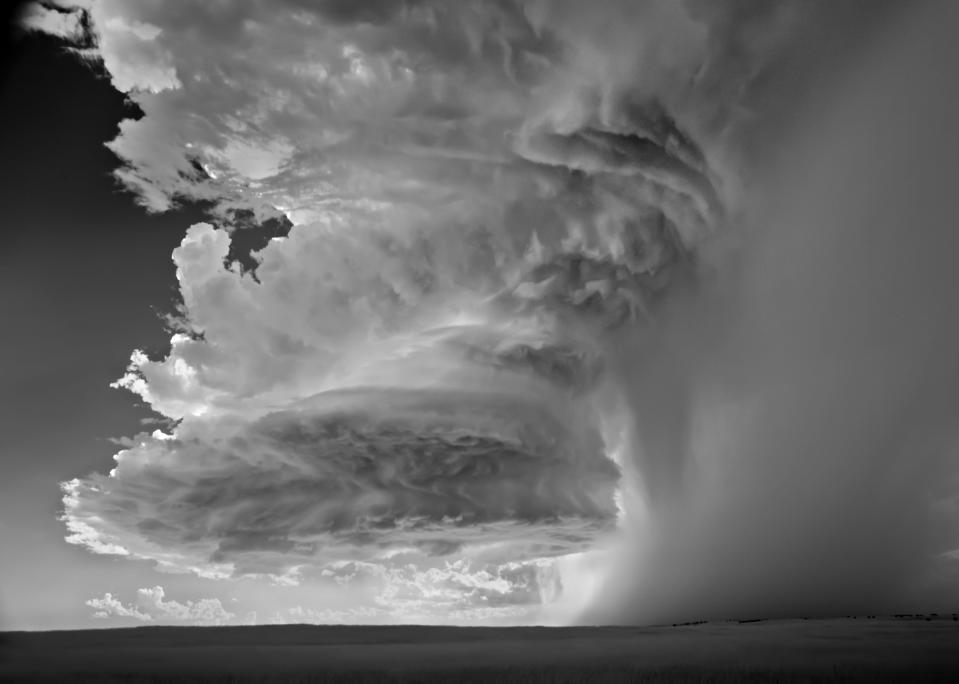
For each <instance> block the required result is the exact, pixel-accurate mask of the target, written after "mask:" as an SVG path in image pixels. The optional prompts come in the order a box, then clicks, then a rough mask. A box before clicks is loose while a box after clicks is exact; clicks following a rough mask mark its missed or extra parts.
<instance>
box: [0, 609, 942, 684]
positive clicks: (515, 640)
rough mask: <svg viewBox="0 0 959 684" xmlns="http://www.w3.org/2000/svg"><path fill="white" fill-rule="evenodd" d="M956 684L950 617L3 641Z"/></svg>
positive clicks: (38, 647)
mask: <svg viewBox="0 0 959 684" xmlns="http://www.w3.org/2000/svg"><path fill="white" fill-rule="evenodd" d="M64 679H67V680H69V681H78V682H131V683H133V682H161V681H174V682H188V681H189V682H193V681H202V682H222V683H224V684H225V683H227V682H262V683H267V682H347V683H355V684H360V683H366V682H389V683H393V684H399V683H401V682H402V683H408V682H422V683H423V684H427V683H432V682H463V683H465V684H469V683H471V682H487V681H493V682H500V683H503V684H506V683H510V682H530V683H537V684H538V683H545V682H564V683H565V682H570V683H572V682H613V683H616V682H624V683H625V682H715V683H717V684H722V683H725V682H810V683H818V682H840V681H841V682H893V681H895V682H913V681H941V682H955V681H959V622H957V621H955V620H953V619H952V618H951V616H943V617H937V618H933V619H928V620H926V619H915V618H914V617H899V618H894V617H890V618H878V619H864V618H861V619H830V620H778V621H743V622H719V623H716V622H712V623H695V624H687V625H675V626H662V627H642V628H640V627H574V628H545V627H517V628H450V627H424V626H412V627H373V626H368V627H336V626H308V625H277V626H259V627H138V628H130V629H104V630H83V631H54V632H6V633H3V634H0V681H9V682H14V681H15V682H41V681H42V682H47V681H49V682H52V681H62V680H64Z"/></svg>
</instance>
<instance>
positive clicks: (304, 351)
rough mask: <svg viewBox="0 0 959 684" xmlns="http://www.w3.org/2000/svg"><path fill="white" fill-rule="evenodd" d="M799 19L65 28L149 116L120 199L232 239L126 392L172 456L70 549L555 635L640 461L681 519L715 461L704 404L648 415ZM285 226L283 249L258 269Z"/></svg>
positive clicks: (275, 249) (93, 491) (204, 17)
mask: <svg viewBox="0 0 959 684" xmlns="http://www.w3.org/2000/svg"><path fill="white" fill-rule="evenodd" d="M794 13H795V5H794V4H792V3H786V4H783V5H779V6H776V7H773V6H771V4H770V6H768V7H764V8H756V7H752V6H749V3H729V4H727V5H724V7H723V9H722V10H721V11H720V10H719V8H718V7H716V6H715V5H714V3H707V2H696V1H693V0H689V1H688V2H619V3H616V2H608V3H595V2H594V3H580V2H537V1H529V2H524V1H521V0H517V1H515V2H513V1H503V2H483V3H467V2H462V3H461V2H455V3H452V2H440V1H436V2H430V1H426V0H424V1H421V2H419V1H410V2H334V1H329V2H294V1H292V0H291V1H287V2H282V3H273V2H270V3H267V2H238V3H231V4H229V5H226V6H220V5H219V4H216V3H207V2H177V3H166V2H162V3H161V2H147V1H144V2H110V1H108V0H90V2H87V3H81V6H80V8H79V9H70V10H67V9H62V10H61V9H54V10H42V9H37V10H35V12H34V14H33V15H31V16H30V17H28V19H27V20H28V23H30V22H32V23H33V24H34V25H36V26H38V27H40V28H45V29H46V30H53V29H51V26H53V21H54V19H56V27H57V28H56V30H57V31H58V32H59V33H61V34H63V35H66V36H67V37H70V38H72V39H73V40H75V41H76V44H77V45H79V46H80V47H79V48H78V49H79V50H80V51H81V52H83V53H85V54H86V55H87V56H88V57H90V58H91V59H95V60H98V61H102V65H103V68H104V70H105V72H106V74H107V75H108V76H109V78H111V79H112V82H113V84H114V86H115V87H116V88H117V89H118V90H121V91H122V92H125V93H127V94H128V97H129V98H130V99H131V100H132V101H133V102H135V103H136V104H137V105H138V106H139V108H140V109H141V110H142V112H143V116H142V117H140V118H138V119H135V120H133V119H131V120H126V121H123V122H122V123H121V124H120V131H119V134H118V136H117V137H116V139H115V140H113V141H112V142H111V143H109V146H110V148H111V149H112V150H113V151H114V152H115V153H116V155H117V156H118V157H119V159H120V160H121V162H122V165H121V167H120V168H119V170H118V171H117V173H116V175H117V177H118V178H119V180H120V181H122V182H123V183H124V184H125V185H126V187H128V188H129V189H131V190H132V191H133V192H134V193H135V194H136V197H137V199H138V201H139V202H140V203H141V204H143V205H144V206H145V207H146V208H147V209H148V210H151V211H164V210H167V209H169V208H171V207H173V206H175V205H176V204H177V203H178V202H184V201H204V202H207V203H208V206H210V207H211V218H210V222H209V223H201V224H197V225H194V226H192V227H190V228H189V229H188V230H187V232H186V235H185V237H184V238H183V241H182V244H181V245H180V246H179V247H178V248H177V249H176V250H175V251H174V253H173V261H174V263H175V267H176V275H177V280H178V283H179V289H180V295H181V298H182V303H181V305H180V307H179V312H178V314H177V315H176V316H175V317H174V320H173V321H172V323H171V325H172V326H173V328H174V330H173V336H172V339H171V346H170V351H169V353H168V354H167V355H166V357H165V358H150V357H148V356H147V355H145V354H144V353H142V352H139V351H137V352H135V353H134V354H133V357H132V360H131V364H130V366H129V369H128V372H127V374H126V375H124V376H123V377H122V378H121V379H120V380H119V381H118V382H117V386H119V387H123V388H126V389H128V390H130V391H132V392H134V393H136V394H138V395H139V396H140V397H142V399H143V400H144V401H145V402H147V403H148V404H149V405H150V406H151V407H152V408H153V410H154V411H156V412H157V413H159V414H161V415H162V416H164V417H165V418H167V419H169V421H170V422H169V427H168V428H167V431H166V432H164V431H160V430H158V431H156V432H153V433H152V434H141V435H138V436H136V437H135V438H131V439H130V440H129V442H128V444H127V445H126V448H124V449H123V450H122V451H120V452H119V453H118V454H117V455H116V457H115V459H116V467H115V468H114V469H113V470H112V471H111V472H110V473H109V474H100V473H94V474H91V475H89V476H87V477H82V478H78V479H75V480H71V481H69V482H65V483H63V485H62V486H63V489H64V504H65V509H64V516H63V517H64V521H65V522H66V525H67V527H68V528H69V530H70V536H69V537H68V540H69V541H71V542H73V543H76V544H80V545H83V546H85V547H87V548H88V549H90V550H91V551H94V552H98V553H107V554H118V555H126V556H130V557H133V558H139V559H147V560H150V561H153V562H155V563H156V565H157V566H158V567H159V568H161V569H165V570H169V571H175V572H193V573H197V574H199V575H201V576H204V577H219V578H228V577H241V576H247V575H257V576H264V577H268V578H272V579H273V581H279V582H296V581H319V580H320V578H322V577H329V576H330V575H336V576H337V577H338V578H339V579H340V580H343V577H342V575H343V572H344V570H343V568H345V567H348V568H349V571H350V572H357V571H358V570H357V569H358V568H366V569H367V571H368V572H372V573H374V574H375V573H379V574H380V575H381V576H391V575H390V574H391V573H396V572H398V570H397V569H398V568H402V569H404V570H403V572H409V573H413V574H414V575H416V576H417V577H419V578H420V580H417V582H418V583H417V586H419V587H423V586H427V585H429V582H430V580H429V578H430V577H432V578H433V579H434V584H433V586H434V589H435V591H432V593H431V590H429V588H428V586H427V589H420V592H421V594H422V596H423V597H425V599H424V605H426V606H427V609H426V610H427V618H426V619H430V615H431V614H429V612H428V611H429V608H428V606H429V605H430V603H429V600H426V599H429V597H431V596H432V597H433V598H434V600H433V603H434V604H435V606H436V610H437V611H445V613H444V614H445V615H449V614H451V611H454V610H458V611H463V612H460V613H457V614H458V615H462V616H466V618H465V619H469V617H468V616H469V615H470V613H469V610H470V609H472V608H477V607H482V608H483V609H487V608H488V607H489V606H491V605H496V604H498V605H502V606H506V608H508V609H509V610H510V611H513V612H510V613H506V612H504V613H503V614H502V615H504V616H507V615H508V616H512V617H513V618H516V619H530V620H535V619H542V614H541V613H539V612H537V611H539V610H541V609H542V604H544V602H547V603H548V602H549V600H554V599H555V598H556V595H557V594H559V593H562V584H563V582H564V578H562V577H561V575H562V573H557V572H556V571H555V569H553V570H551V568H553V564H554V563H555V562H558V561H557V560H556V559H561V558H562V557H565V556H570V555H574V556H575V555H577V554H587V555H588V554H589V553H591V552H592V550H593V549H596V548H600V547H602V546H603V545H604V544H606V543H607V541H608V539H609V538H611V537H612V536H614V535H615V533H616V530H617V528H618V527H619V526H620V525H621V523H622V519H623V505H624V504H623V496H624V492H625V490H628V489H629V486H628V484H627V483H628V482H629V481H631V480H630V478H631V477H632V475H631V473H632V469H633V467H634V465H635V463H633V462H627V461H625V460H624V457H623V449H624V445H629V444H631V443H632V442H633V437H631V435H632V431H637V432H639V433H640V439H641V440H643V439H644V440H645V444H646V451H645V452H643V453H642V454H640V455H639V456H637V457H635V458H634V459H632V461H635V462H636V463H638V464H639V470H640V477H639V478H638V481H639V482H640V486H639V489H640V490H645V492H646V496H647V498H648V500H649V501H652V502H656V501H657V500H658V499H662V500H666V501H667V504H668V500H669V499H670V498H671V496H672V495H673V494H675V493H676V491H677V490H675V489H674V487H675V486H676V482H677V481H678V479H679V478H681V474H682V472H683V469H684V465H683V458H682V456H681V454H679V453H678V452H677V453H676V454H673V453H671V450H675V449H674V446H675V445H672V446H671V440H672V437H670V436H669V435H666V433H667V432H668V431H670V430H672V429H674V428H675V429H677V430H678V431H679V432H688V429H686V428H685V427H683V424H682V421H683V418H682V415H679V417H678V418H677V415H678V414H682V413H683V412H682V411H678V412H668V416H669V418H668V419H666V418H663V417H662V416H660V415H658V414H657V411H658V410H659V409H658V408H653V405H654V404H655V405H656V406H660V405H662V404H670V402H672V403H673V404H677V405H678V404H682V403H683V402H684V399H683V397H682V396H681V395H682V392H683V389H682V383H681V381H679V380H677V383H674V384H673V385H671V389H670V390H668V391H664V392H663V393H653V392H648V391H647V392H644V391H642V390H638V391H637V390H636V389H635V388H634V387H633V386H634V385H637V386H643V383H647V384H650V383H656V382H657V381H658V380H657V379H658V378H659V377H660V376H658V375H657V372H661V371H660V369H661V366H658V365H656V366H655V367H653V366H651V367H650V368H644V369H637V364H640V361H638V360H635V359H639V358H641V357H642V355H643V353H644V349H645V348H646V347H645V346H644V345H648V346H649V354H648V355H647V356H648V357H649V358H652V356H653V355H654V354H655V350H656V349H658V348H659V347H658V346H657V345H662V344H664V343H663V342H662V340H660V339H658V338H657V337H656V334H655V331H656V330H657V329H659V327H660V326H661V323H660V321H661V319H662V318H663V317H664V315H665V314H664V311H665V309H664V304H663V302H664V301H667V300H668V299H669V297H671V296H673V295H674V293H676V292H682V291H688V290H690V289H692V290H695V289H696V288H697V287H698V283H699V282H700V280H701V279H702V278H704V277H708V275H704V273H705V271H704V269H702V268H701V266H700V256H699V254H700V252H701V251H702V246H703V245H704V244H708V243H710V241H711V240H714V239H715V236H717V235H723V234H724V233H725V232H728V224H729V223H730V222H731V218H730V217H731V216H733V215H735V209H736V199H737V196H738V195H737V193H738V190H737V188H738V187H739V183H741V182H742V180H741V179H742V174H741V173H739V167H740V166H741V164H742V161H743V160H742V159H741V158H740V156H738V155H739V153H738V152H737V151H736V150H737V147H736V145H735V142H736V140H737V135H738V128H737V127H738V126H739V125H740V123H741V122H742V121H744V120H748V118H749V112H748V111H747V110H748V106H749V103H748V93H749V87H750V85H751V83H752V81H753V80H754V79H756V78H757V76H758V75H759V74H760V73H761V69H762V67H763V59H762V58H761V54H760V53H761V52H765V53H768V52H772V51H773V48H774V44H775V41H776V40H777V39H779V38H781V37H782V35H783V31H782V27H783V26H787V25H788V24H789V22H790V21H791V20H792V17H793V14H794ZM747 38H748V40H747ZM251 216H252V217H253V218H252V220H251V219H250V217H251ZM267 221H272V222H273V223H274V225H278V224H279V225H282V226H283V229H282V230H280V231H279V234H277V235H276V236H275V237H272V239H268V240H266V239H264V240H262V241H261V242H260V243H259V244H260V245H261V246H260V247H259V248H258V249H254V250H253V251H252V252H249V253H246V254H241V253H239V252H240V251H242V250H241V248H240V247H239V246H240V245H242V244H245V243H244V242H243V239H244V236H245V235H246V234H247V233H248V231H252V232H256V231H258V230H262V229H261V228H260V227H258V226H257V225H256V224H258V223H263V222H267ZM624 345H629V346H628V348H629V350H630V351H629V352H628V353H627V352H626V351H624V349H625V348H624ZM657 363H658V362H657ZM647 409H648V410H647ZM677 420H678V421H679V423H676V422H675V421H677ZM677 426H678V427H677ZM663 435H665V436H663ZM653 449H658V450H659V451H660V452H663V453H661V454H658V455H657V454H653V455H650V453H649V452H650V451H651V450H653ZM679 451H682V449H679ZM626 494H628V492H626ZM443 568H445V570H443ZM450 568H460V569H464V572H463V573H462V574H461V575H458V576H457V577H458V579H456V580H455V581H451V580H450V578H449V570H450ZM443 572H446V573H447V574H446V575H443ZM417 573H419V574H417ZM470 573H472V575H471V574H470ZM479 576H481V577H482V578H485V579H484V580H483V581H484V582H486V584H485V585H484V586H487V587H488V586H490V582H491V581H492V580H491V578H494V579H495V581H496V582H499V584H497V585H496V587H497V588H496V590H495V591H491V590H489V589H486V590H481V589H479V588H477V586H478V585H477V582H473V581H471V580H469V577H479ZM423 578H426V579H423ZM344 581H345V580H344ZM570 581H572V580H570ZM570 581H567V584H569V583H570ZM494 595H495V596H494ZM437 596H438V597H439V598H436V597H437ZM491 597H493V598H494V599H496V600H491ZM439 614H440V613H439V612H438V613H436V614H435V615H432V617H434V618H435V617H436V615H439ZM489 614H491V613H486V615H489Z"/></svg>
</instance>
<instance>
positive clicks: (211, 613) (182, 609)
mask: <svg viewBox="0 0 959 684" xmlns="http://www.w3.org/2000/svg"><path fill="white" fill-rule="evenodd" d="M86 604H87V605H88V606H90V607H91V608H92V609H93V610H94V613H93V617H94V618H97V619H114V618H129V619H133V620H137V621H139V622H151V623H161V624H169V623H172V624H186V625H225V624H229V623H230V622H232V621H234V620H235V619H236V617H237V616H236V615H234V614H233V613H231V612H229V611H228V610H226V609H225V608H223V605H222V604H221V603H220V600H219V599H214V598H204V599H198V600H196V601H186V602H182V603H181V602H180V601H174V600H172V599H170V600H167V599H166V592H165V591H164V589H163V587H161V586H159V585H157V586H155V587H147V588H143V589H138V590H137V595H136V599H135V600H134V601H133V602H131V603H123V602H122V601H121V600H119V599H118V598H115V597H114V596H113V595H112V594H110V593H106V594H104V595H103V596H102V597H100V598H92V599H89V600H88V601H87V602H86Z"/></svg>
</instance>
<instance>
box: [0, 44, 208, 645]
mask: <svg viewBox="0 0 959 684" xmlns="http://www.w3.org/2000/svg"><path fill="white" fill-rule="evenodd" d="M134 111H135V110H133V109H131V108H130V107H129V106H126V105H125V104H124V101H123V96H122V95H121V94H120V93H118V92H117V91H116V90H114V89H113V88H112V87H111V86H110V84H109V82H108V81H107V80H105V79H104V78H102V77H100V76H98V75H97V73H96V71H95V70H93V69H91V68H88V67H86V66H85V65H84V64H82V63H81V62H80V61H79V60H77V59H76V58H75V57H73V56H71V55H69V54H67V53H66V52H65V51H64V49H63V47H62V46H61V44H60V43H59V42H58V41H57V40H56V39H53V38H49V37H46V36H43V35H40V34H31V35H27V36H22V37H21V38H19V39H16V38H13V39H12V41H11V43H9V44H7V45H6V46H5V50H4V55H3V72H2V83H0V187H2V206H3V221H2V224H3V226H4V228H5V230H4V231H3V235H4V245H3V249H2V251H0V320H2V321H3V331H4V332H3V335H2V336H0V359H2V361H0V364H2V365H0V377H2V379H3V381H2V383H0V406H2V407H3V410H2V414H0V458H2V462H3V467H4V476H3V478H2V479H0V539H2V541H0V548H3V549H4V551H3V553H2V554H0V577H3V583H2V588H0V628H2V627H3V625H4V623H6V622H7V621H8V620H9V621H10V622H14V623H16V624H18V625H26V626H37V627H41V626H44V625H48V624H51V623H50V621H51V620H52V619H53V617H54V616H55V615H59V616H60V617H58V619H57V620H56V624H58V625H59V624H62V619H61V618H62V615H63V612H64V611H66V612H67V613H70V614H74V615H77V616H79V615H84V616H85V615H87V614H88V613H89V610H88V609H87V608H86V607H85V606H84V605H83V602H82V601H78V600H76V598H75V596H76V595H75V594H74V598H72V599H71V600H70V602H69V603H66V602H60V604H59V605H58V600H57V597H58V596H60V595H61V594H60V593H59V592H60V591H61V590H62V589H63V588H65V583H66V584H73V585H74V591H75V587H76V585H77V584H79V585H81V586H82V585H84V584H89V585H90V590H89V591H88V592H87V593H86V595H88V596H93V595H94V594H97V593H99V594H102V593H103V591H109V590H114V591H115V590H116V587H115V586H114V587H105V588H100V587H99V586H95V585H96V584H97V582H96V578H97V576H98V575H100V574H101V573H100V570H99V569H100V568H102V567H103V566H105V565H106V564H110V565H111V567H115V566H116V560H114V559H107V558H104V557H97V556H92V555H91V554H89V553H87V552H85V551H81V550H80V549H78V548H75V547H72V546H69V545H67V544H64V543H63V536H64V529H63V526H62V524H61V523H60V522H58V521H57V519H56V516H57V512H58V508H59V506H60V492H59V491H58V488H57V483H58V482H60V481H63V480H66V479H70V478H73V477H76V476H82V475H85V474H87V473H89V472H90V471H93V470H101V471H102V470H108V469H109V468H110V467H112V460H111V459H112V455H113V453H114V452H115V451H116V447H115V446H114V445H113V444H111V443H110V442H109V441H108V438H109V437H114V436H120V435H129V434H133V433H135V432H138V431H139V430H140V429H142V428H141V426H140V425H139V420H140V419H141V418H144V417H147V416H149V415H150V412H149V411H148V410H146V409H144V408H142V407H138V406H137V405H136V402H135V401H133V399H134V398H133V397H131V396H130V395H129V394H128V393H127V392H125V391H122V390H116V389H111V388H110V387H109V383H110V382H112V381H113V380H115V379H116V378H118V377H119V376H120V375H121V374H122V373H123V371H124V367H125V364H126V361H127V359H128V357H129V354H130V352H131V350H133V349H134V348H142V349H145V350H147V351H149V352H152V353H154V354H155V353H157V352H161V351H165V350H166V348H167V346H168V344H169V337H168V335H167V334H166V333H165V332H164V328H163V325H162V324H161V322H160V320H159V319H158V307H159V309H161V310H162V308H163V307H164V306H166V307H167V310H170V309H172V305H173V301H174V287H175V283H176V280H175V277H174V269H173V265H172V264H171V262H170V252H171V250H172V249H173V248H174V247H175V246H176V245H177V244H178V243H179V241H180V239H181V237H182V235H183V232H184V230H185V228H186V227H187V226H188V225H190V224H191V223H194V222H196V221H198V220H200V219H201V218H202V216H201V213H200V212H199V210H197V209H184V210H181V211H173V212H168V213H165V214H163V215H156V216H149V215H147V214H146V213H145V212H144V210H143V209H141V208H140V207H138V206H137V205H136V204H135V203H134V200H133V198H132V196H131V195H129V194H128V193H126V192H125V191H123V190H121V189H120V188H119V186H118V184H117V183H116V182H115V181H114V179H113V178H112V177H111V175H110V174H111V171H112V170H113V169H114V168H115V167H116V165H117V163H118V162H117V159H116V157H115V156H114V155H113V153H112V152H110V151H109V150H108V149H106V148H105V147H104V145H103V143H104V142H106V141H108V140H111V139H112V138H113V137H114V136H115V135H116V131H117V123H118V121H120V119H121V118H124V117H130V116H131V113H133V112H134ZM63 563H69V565H70V567H71V573H70V574H71V577H69V578H64V576H63V574H62V567H63V566H62V564H63ZM132 565H134V566H139V565H141V564H132ZM139 570H141V571H142V568H140V569H139ZM134 572H135V573H136V572H137V571H136V570H135V571H134ZM37 586H43V587H45V589H44V594H45V595H44V596H29V595H31V594H33V593H34V588H35V587H37ZM141 586H142V585H141ZM25 593H26V594H27V595H28V596H29V598H27V597H26V596H25ZM81 595H83V594H81ZM73 603H75V604H76V605H72V604H73Z"/></svg>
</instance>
